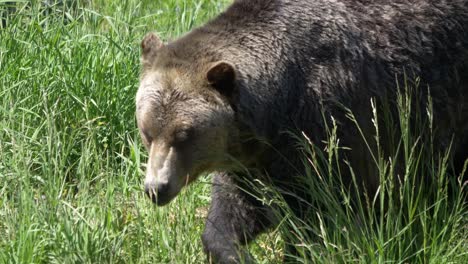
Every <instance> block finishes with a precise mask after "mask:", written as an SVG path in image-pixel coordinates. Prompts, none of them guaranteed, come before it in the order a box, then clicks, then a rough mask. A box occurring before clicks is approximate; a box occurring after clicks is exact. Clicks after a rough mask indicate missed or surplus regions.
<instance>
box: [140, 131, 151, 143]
mask: <svg viewBox="0 0 468 264" xmlns="http://www.w3.org/2000/svg"><path fill="white" fill-rule="evenodd" d="M141 134H142V135H143V141H144V143H146V144H147V145H150V144H151V142H152V141H153V138H152V137H151V136H150V135H149V134H148V133H147V132H146V131H143V132H142V133H141Z"/></svg>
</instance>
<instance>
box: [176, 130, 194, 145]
mask: <svg viewBox="0 0 468 264" xmlns="http://www.w3.org/2000/svg"><path fill="white" fill-rule="evenodd" d="M191 131H192V130H191V129H190V128H183V129H178V130H176V131H175V134H174V143H175V144H181V143H184V142H186V141H187V140H188V139H189V138H190V137H191V134H192V133H191Z"/></svg>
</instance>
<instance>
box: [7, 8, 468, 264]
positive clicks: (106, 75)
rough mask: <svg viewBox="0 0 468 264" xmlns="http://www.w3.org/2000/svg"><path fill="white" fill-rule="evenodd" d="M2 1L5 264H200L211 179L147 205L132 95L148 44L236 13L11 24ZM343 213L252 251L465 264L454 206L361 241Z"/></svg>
mask: <svg viewBox="0 0 468 264" xmlns="http://www.w3.org/2000/svg"><path fill="white" fill-rule="evenodd" d="M4 2H5V1H0V14H2V15H3V17H4V18H5V20H4V22H5V24H6V27H5V28H3V29H0V263H199V262H203V261H204V260H205V256H204V254H203V250H202V245H201V241H200V239H199V237H200V234H201V232H202V229H203V222H204V216H205V215H206V211H207V206H208V204H209V200H210V198H209V191H210V185H209V177H204V178H202V179H201V180H200V181H199V182H198V183H196V184H194V185H193V186H191V187H190V188H187V189H186V190H185V191H183V192H182V194H181V195H179V197H178V198H177V199H176V200H175V201H173V202H172V203H171V204H170V205H169V206H167V207H164V208H155V207H154V206H153V205H152V204H151V203H150V201H149V199H147V198H146V197H145V196H144V194H143V192H142V178H143V174H142V167H143V165H144V161H145V159H146V154H145V153H144V151H143V148H142V146H141V143H140V140H139V137H138V133H137V131H136V125H135V118H134V96H135V93H136V90H137V83H138V73H139V43H140V40H141V39H142V37H143V36H144V35H145V34H146V33H147V32H149V31H157V32H158V33H159V35H160V36H162V37H163V39H171V38H175V37H177V36H179V35H181V34H183V33H184V32H186V31H188V30H189V29H190V28H192V27H193V26H196V25H199V24H201V23H202V22H203V21H206V20H207V19H209V18H210V17H213V16H214V15H215V14H217V13H219V12H220V10H222V9H223V7H224V6H225V5H226V3H227V1H215V0H205V1H203V0H201V1H194V0H154V1H153V0H151V1H150V0H141V1H137V0H127V1H105V0H94V1H85V0H84V1H77V2H76V3H75V4H74V5H70V6H66V5H65V6H53V7H49V8H47V9H45V8H44V5H41V4H38V2H33V3H32V4H29V5H25V3H24V2H26V1H21V2H18V3H17V4H16V8H17V10H16V12H15V13H12V14H11V15H6V12H5V10H6V4H5V3H4ZM13 2H14V1H13ZM309 154H310V153H309ZM381 162H382V164H383V165H384V164H385V161H381ZM442 168H443V166H442ZM444 173H445V172H444V171H442V172H440V174H441V175H444ZM328 198H329V199H328ZM328 198H327V199H325V201H326V203H328V205H329V206H338V207H339V204H340V201H338V202H336V201H334V200H333V198H332V197H328ZM404 199H412V198H407V197H406V198H404ZM337 204H338V205H337ZM434 204H439V205H443V206H445V205H447V201H446V199H445V200H444V198H442V199H438V200H436V203H434ZM434 204H432V205H434ZM432 205H431V204H424V206H429V207H431V206H432ZM417 207H418V206H417ZM418 208H419V207H418ZM437 208H439V207H437ZM447 208H448V207H447ZM450 208H452V207H450ZM337 210H338V209H337ZM340 210H344V211H342V213H343V214H344V215H341V216H340V217H339V218H338V220H339V221H335V222H333V221H330V219H331V218H333V217H330V215H327V214H324V215H321V214H320V213H317V214H314V215H313V216H312V218H314V221H316V222H317V223H318V224H317V225H315V227H312V226H310V225H308V223H303V225H302V226H300V227H299V226H298V221H297V219H294V218H292V217H287V218H285V221H284V222H283V224H282V225H281V226H280V228H279V229H278V230H276V231H275V232H273V233H272V234H269V235H264V236H262V237H261V239H259V240H258V241H257V242H256V243H255V244H253V245H252V246H251V250H252V251H253V254H254V256H255V258H256V259H257V260H258V261H259V262H260V263H275V262H278V261H279V260H280V259H281V255H282V241H281V239H280V237H279V233H283V235H287V234H285V232H287V231H288V230H289V231H291V230H293V231H294V232H292V233H293V234H295V238H296V240H297V243H298V245H299V246H298V247H299V248H301V250H300V251H301V252H302V253H303V254H304V255H303V259H302V260H301V261H303V262H306V263H311V262H324V263H340V262H341V263H344V262H360V263H371V262H374V263H377V262H378V263H387V262H391V263H394V262H398V263H412V262H413V260H414V261H415V262H419V263H454V262H458V263H466V262H468V257H467V255H466V251H468V240H467V239H466V235H467V234H468V232H467V227H466V221H463V219H466V210H465V209H464V208H462V207H461V206H459V205H457V206H455V207H454V209H450V210H449V209H445V207H444V210H437V211H436V212H435V214H436V215H434V211H428V210H425V209H424V208H423V209H421V210H419V209H418V210H416V209H411V210H410V213H411V214H410V216H411V219H410V221H406V220H408V219H407V218H406V215H404V213H405V212H406V211H405V212H403V213H402V212H398V211H395V212H393V213H395V214H396V217H394V218H388V219H390V220H389V221H393V220H394V221H397V222H388V223H387V222H384V220H383V219H387V218H386V216H385V217H384V216H382V217H377V218H376V219H377V220H378V221H377V224H375V223H374V224H370V225H374V226H373V227H369V229H367V226H366V228H360V229H352V228H351V227H352V226H355V223H356V221H355V219H352V218H350V217H347V216H346V214H347V213H346V212H347V211H346V210H345V209H339V210H338V211H336V212H341V211H340ZM348 213H349V212H348ZM415 213H416V216H415ZM334 217H336V215H335V216H334ZM327 219H328V221H327ZM401 219H405V221H402V222H398V221H399V220H401ZM434 219H435V220H434ZM444 219H445V220H446V222H443V220H444ZM379 221H381V222H382V223H380V222H379ZM385 221H387V220H385ZM416 221H417V222H418V225H417V226H414V225H413V223H414V222H416ZM312 223H313V222H311V224H312ZM338 224H339V225H338ZM337 226H339V227H340V228H336V227H337ZM346 226H347V229H346V228H345V229H346V230H345V229H343V228H344V227H346ZM301 228H302V229H304V228H305V229H312V230H311V232H308V233H312V234H315V235H317V236H316V238H313V239H308V238H307V237H302V236H301V235H300V234H301V231H300V230H302V229H301ZM285 230H286V231H285ZM421 232H422V234H420V233H421ZM409 260H411V261H410V262H408V261H409Z"/></svg>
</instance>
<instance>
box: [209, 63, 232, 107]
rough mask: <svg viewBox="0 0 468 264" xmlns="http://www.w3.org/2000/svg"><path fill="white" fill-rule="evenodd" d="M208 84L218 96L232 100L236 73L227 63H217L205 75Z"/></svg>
mask: <svg viewBox="0 0 468 264" xmlns="http://www.w3.org/2000/svg"><path fill="white" fill-rule="evenodd" d="M206 78H207V80H208V83H209V84H210V85H211V86H212V87H213V88H215V89H216V90H217V91H218V92H219V93H220V94H222V95H224V96H226V97H227V98H229V99H232V97H233V95H234V88H235V79H236V73H235V70H234V67H233V66H232V65H231V64H229V63H227V62H224V61H222V62H217V63H215V64H214V66H212V67H211V68H210V69H209V70H208V72H207V73H206Z"/></svg>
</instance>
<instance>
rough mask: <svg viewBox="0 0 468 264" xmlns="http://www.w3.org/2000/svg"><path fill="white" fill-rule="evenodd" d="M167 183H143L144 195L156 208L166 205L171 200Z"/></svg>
mask: <svg viewBox="0 0 468 264" xmlns="http://www.w3.org/2000/svg"><path fill="white" fill-rule="evenodd" d="M169 190H170V186H169V183H158V184H151V183H145V193H146V195H148V197H149V198H150V199H151V201H153V203H155V204H157V205H158V206H163V205H165V204H167V203H168V202H169V201H170V200H171V199H172V197H171V195H170V192H169Z"/></svg>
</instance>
